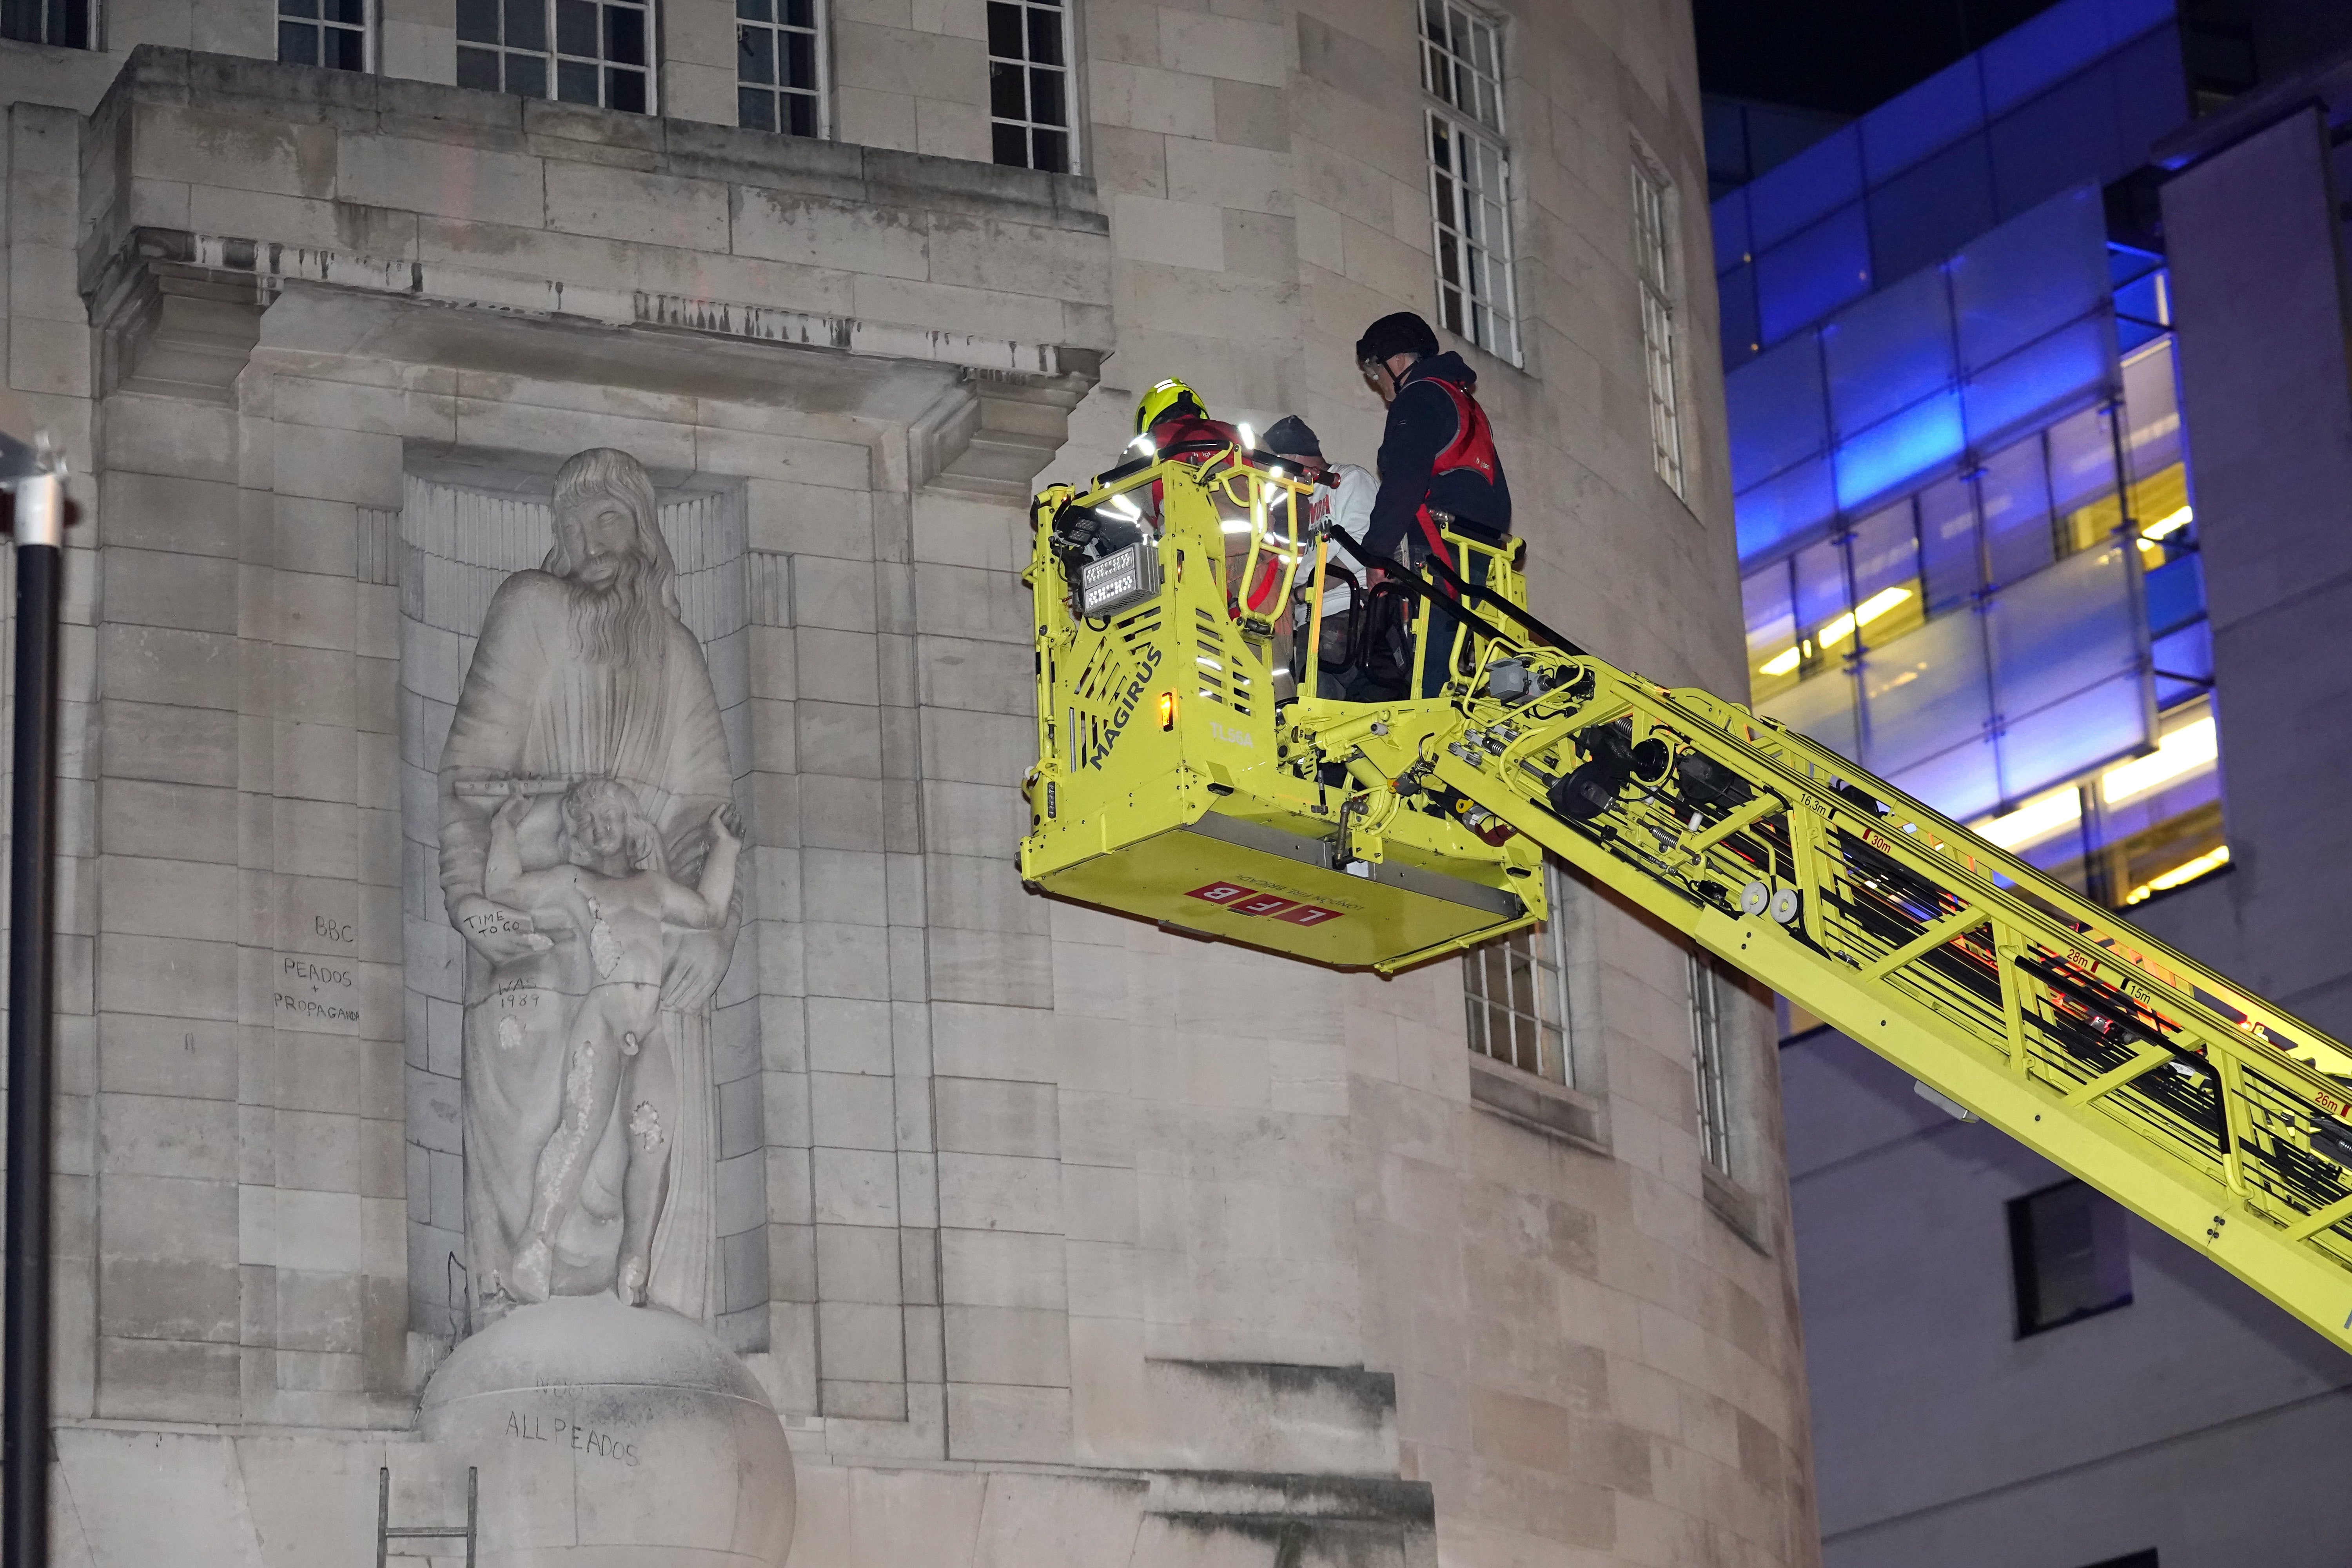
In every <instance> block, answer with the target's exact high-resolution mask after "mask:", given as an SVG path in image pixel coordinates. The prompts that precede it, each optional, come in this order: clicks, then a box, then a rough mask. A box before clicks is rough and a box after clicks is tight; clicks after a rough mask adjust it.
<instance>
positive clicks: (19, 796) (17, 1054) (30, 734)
mask: <svg viewBox="0 0 2352 1568" xmlns="http://www.w3.org/2000/svg"><path fill="white" fill-rule="evenodd" d="M64 481H65V465H64V464H63V463H62V462H60V461H58V458H57V457H56V455H55V454H54V453H52V452H51V451H50V449H49V444H48V440H47V437H40V438H38V440H37V443H36V444H35V445H33V446H30V447H28V446H26V445H25V444H24V443H23V442H22V441H19V440H16V439H15V438H14V437H8V436H5V435H0V486H5V488H6V489H10V490H12V491H14V492H15V495H16V734H15V736H14V743H13V745H12V747H11V750H10V761H11V763H12V764H13V768H14V772H15V784H16V788H15V792H14V795H13V798H12V799H11V800H10V802H9V813H8V829H9V832H8V843H9V850H10V858H9V864H8V1142H7V1160H8V1184H7V1197H6V1212H7V1247H6V1258H7V1281H6V1289H5V1310H6V1313H7V1328H6V1340H5V1345H0V1405H5V1409H0V1509H5V1512H0V1568H47V1564H48V1561H49V1463H48V1460H49V1125H50V1114H49V1097H50V1088H49V1064H50V1054H51V1051H50V1037H51V1032H52V1018H53V1016H54V1011H55V996H54V994H53V993H54V989H55V986H54V980H55V970H56V964H55V960H54V950H55V947H56V931H55V930H54V929H53V928H54V926H55V923H56V921H55V916H56V878H55V875H54V868H53V860H54V858H55V855H56V849H57V816H58V813H57V801H58V785H57V776H56V775H57V732H58V586H59V584H60V581H61V579H62V577H63V574H64V566H65V560H64V556H65V548H64V546H65V521H66V505H65V482H64Z"/></svg>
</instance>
